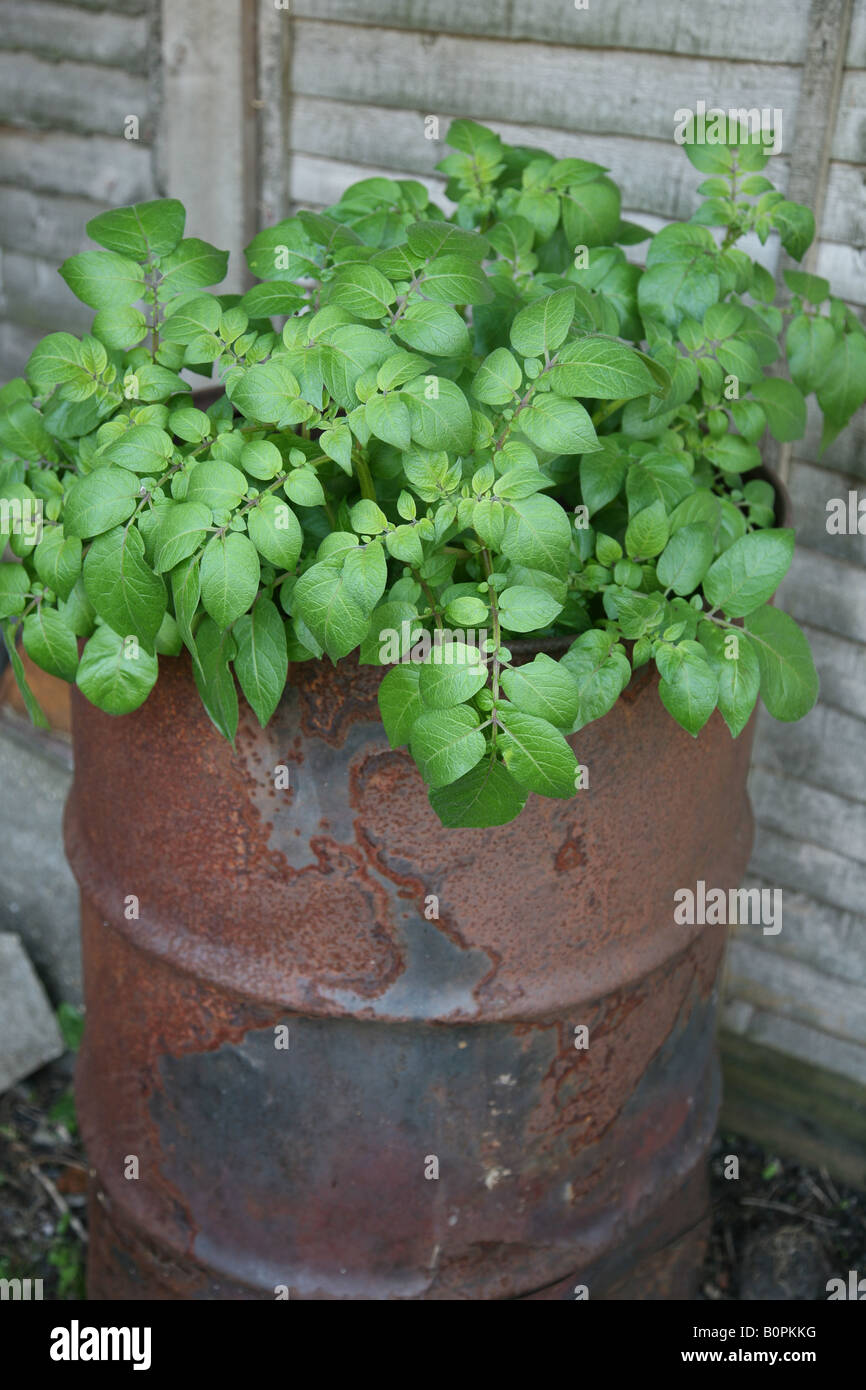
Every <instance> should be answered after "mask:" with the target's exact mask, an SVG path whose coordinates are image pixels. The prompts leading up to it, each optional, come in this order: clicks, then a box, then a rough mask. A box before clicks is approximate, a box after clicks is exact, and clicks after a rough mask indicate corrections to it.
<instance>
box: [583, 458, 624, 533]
mask: <svg viewBox="0 0 866 1390" xmlns="http://www.w3.org/2000/svg"><path fill="white" fill-rule="evenodd" d="M599 442H600V444H601V446H602V447H601V450H600V451H599V452H598V453H594V454H589V455H584V457H583V458H582V459H581V460H580V492H581V497H582V499H583V501H584V503H585V505H586V507H587V509H588V511H589V514H590V516H592V515H593V514H594V513H595V512H597V511H600V510H601V508H602V507H606V506H607V504H608V502H612V501H613V499H614V498H615V497H617V496H618V495H619V493H620V491H621V489H622V485H623V483H624V482H625V475H626V470H627V469H628V460H627V459H625V458H623V457H622V456H621V455H619V454H617V452H616V450H615V449H614V448H613V446H611V445H610V444H608V443H607V441H606V440H604V439H602V440H600V441H599Z"/></svg>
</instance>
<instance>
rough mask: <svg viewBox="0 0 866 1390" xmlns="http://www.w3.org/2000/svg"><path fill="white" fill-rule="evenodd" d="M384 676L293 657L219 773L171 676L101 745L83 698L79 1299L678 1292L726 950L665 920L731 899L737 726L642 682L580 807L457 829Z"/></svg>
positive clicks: (535, 805)
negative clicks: (391, 739) (685, 897)
mask: <svg viewBox="0 0 866 1390" xmlns="http://www.w3.org/2000/svg"><path fill="white" fill-rule="evenodd" d="M379 678H380V672H379V671H378V670H377V669H375V668H370V667H359V666H358V665H357V664H356V663H355V662H354V661H353V660H347V661H343V662H340V663H338V664H337V665H336V666H335V667H332V666H330V665H329V664H328V663H324V662H314V663H309V664H304V665H298V666H293V667H292V668H291V671H290V685H289V687H288V689H287V692H286V695H285V697H284V699H283V701H282V703H281V706H280V708H279V710H278V712H277V715H276V717H275V719H274V721H273V722H272V724H271V725H270V726H269V728H268V729H267V730H265V731H262V730H260V729H259V728H258V726H257V724H256V723H255V721H254V719H253V717H252V715H251V713H250V712H249V710H247V709H246V708H245V707H243V708H242V716H241V724H240V729H239V734H238V740H237V751H236V752H233V750H232V749H231V747H230V746H229V745H228V744H226V743H225V742H224V741H223V740H222V739H221V738H220V737H219V735H217V734H216V733H215V731H214V730H213V729H212V728H211V726H210V725H209V723H208V721H207V718H206V716H205V715H204V713H203V711H202V710H201V707H200V704H199V701H198V697H197V694H196V692H195V690H194V687H193V684H192V680H191V675H190V672H189V668H188V664H187V662H186V659H185V658H178V659H170V660H163V662H162V671H161V677H160V681H159V683H158V685H157V687H156V688H155V690H154V692H153V693H152V695H151V697H150V698H149V700H148V701H147V703H146V704H145V705H144V706H143V708H142V709H141V710H139V711H137V712H136V713H135V714H133V715H130V716H128V717H126V718H124V719H123V720H113V719H111V718H110V717H109V716H106V715H104V714H101V713H100V712H99V711H97V710H95V709H93V708H92V707H91V706H89V705H87V704H86V702H85V701H84V700H83V699H82V698H81V697H80V696H79V695H77V694H76V695H75V697H74V710H73V724H74V738H75V753H76V775H75V782H74V786H73V791H72V794H71V797H70V803H69V807H68V812H67V848H68V853H69V857H70V860H71V863H72V866H73V869H74V871H75V873H76V876H77V878H78V881H79V884H80V886H81V893H82V916H83V936H84V961H85V988H86V1001H87V1019H88V1026H87V1031H86V1037H85V1043H84V1046H83V1049H82V1053H81V1057H80V1063H79V1080H78V1098H79V1113H80V1122H81V1127H82V1133H83V1135H84V1138H85V1141H86V1144H87V1148H88V1152H89V1155H90V1159H91V1162H92V1164H93V1166H94V1168H95V1170H96V1175H97V1176H96V1179H95V1190H94V1199H93V1238H92V1249H91V1257H90V1272H89V1278H90V1294H91V1297H96V1298H118V1299H125V1298H131V1299H139V1298H140V1299H144V1298H179V1297H180V1298H206V1299H210V1298H226V1299H228V1298H247V1299H249V1298H274V1297H275V1296H276V1295H275V1290H277V1289H280V1288H285V1289H286V1290H287V1292H288V1296H289V1297H291V1298H302V1299H312V1298H318V1299H342V1298H350V1299H351V1298H361V1299H384V1298H388V1299H419V1298H421V1299H441V1298H446V1299H463V1298H481V1299H496V1298H523V1297H525V1298H572V1297H574V1292H573V1290H574V1286H575V1285H576V1284H578V1283H584V1284H588V1285H589V1287H590V1294H591V1296H592V1297H611V1298H616V1297H641V1298H658V1297H687V1296H688V1295H689V1292H690V1291H691V1288H692V1281H693V1279H694V1275H695V1266H696V1261H697V1259H698V1258H699V1254H700V1248H701V1241H702V1239H703V1231H704V1227H705V1223H706V1177H705V1166H706V1162H705V1160H706V1152H707V1148H708V1145H709V1142H710V1138H711V1135H712V1131H713V1128H714V1125H715V1119H716V1114H717V1107H718V1076H717V1068H716V1062H715V1057H714V1051H713V1030H714V1021H715V1013H716V1002H717V999H716V992H717V981H718V974H719V966H720V962H721V958H722V953H723V948H724V937H723V932H722V929H720V928H715V927H690V926H687V925H683V926H677V925H675V924H674V922H673V903H674V898H673V894H674V891H675V889H676V888H678V887H682V886H687V885H689V884H694V883H695V882H696V881H697V880H698V879H699V878H703V879H704V880H705V881H706V882H708V883H712V884H713V885H718V886H721V887H729V886H734V885H736V884H738V883H739V881H740V879H741V876H742V873H743V871H744V869H745V866H746V863H747V859H748V854H749V849H750V846H751V835H752V821H751V812H750V810H749V806H748V800H747V797H746V791H745V781H746V771H747V767H748V759H749V746H750V741H751V732H750V731H749V732H747V734H746V735H744V736H743V737H741V738H740V739H739V740H737V741H736V742H733V741H732V740H731V739H730V736H729V734H728V732H727V730H726V728H725V726H724V724H723V723H722V721H721V719H720V717H719V716H718V715H714V716H713V718H712V719H711V721H710V723H709V724H708V725H707V727H706V728H705V730H704V731H703V732H702V734H701V735H700V737H699V738H698V739H691V738H690V737H689V736H688V735H687V734H685V733H684V732H683V731H682V730H681V729H679V728H678V726H676V725H675V724H674V723H673V721H672V720H671V719H670V717H669V716H668V715H667V713H666V712H665V711H664V710H663V708H662V707H661V704H660V702H659V700H658V694H657V690H656V688H655V685H656V681H655V678H654V677H652V676H651V675H650V674H649V673H648V672H644V673H641V674H639V675H638V676H637V677H636V678H635V680H634V681H633V683H632V686H631V687H630V688H629V690H628V692H627V698H625V699H623V700H621V701H620V702H619V703H618V705H617V706H615V708H614V710H612V711H611V713H610V714H609V715H607V716H606V717H605V718H604V719H603V720H601V721H599V722H597V723H596V724H593V725H590V726H588V727H587V728H586V729H584V730H583V731H582V733H581V734H580V735H578V736H577V737H576V738H575V740H574V743H575V746H576V749H577V752H578V757H579V760H580V761H581V762H582V763H584V764H586V765H587V766H588V767H589V770H590V788H589V789H588V790H587V791H584V792H581V793H579V794H578V795H577V796H576V797H575V798H574V799H573V800H572V801H568V802H558V801H547V800H544V799H542V798H538V797H534V796H533V797H531V798H530V800H529V802H528V803H527V807H526V809H525V811H524V813H523V815H522V816H521V817H520V819H519V820H518V821H516V822H515V823H513V824H512V825H510V826H503V827H500V828H497V829H494V830H486V831H447V830H444V829H443V828H442V827H440V826H439V824H438V822H437V821H436V819H435V817H434V815H433V813H432V811H431V809H430V806H429V803H428V800H427V796H426V792H425V790H424V788H423V785H422V784H421V781H420V778H419V776H418V773H417V771H416V769H415V768H414V766H413V764H412V762H411V760H410V759H409V758H408V756H407V755H406V754H405V753H404V752H395V751H393V750H391V749H390V748H389V747H388V745H387V742H386V740H385V736H384V733H383V730H382V728H381V725H380V724H379V722H378V718H377V711H376V699H375V697H376V688H377V684H378V680H379ZM278 766H288V767H290V768H291V773H292V776H291V787H290V788H289V789H288V790H287V791H281V790H277V789H276V787H275V784H274V771H275V769H276V768H277V767H278ZM130 893H135V894H136V895H137V896H138V898H139V900H140V916H139V918H138V920H134V921H127V920H126V918H125V916H124V900H125V898H126V896H127V895H128V894H130ZM431 898H435V899H436V900H438V914H439V915H438V918H437V917H436V916H433V917H429V916H428V915H427V914H426V912H425V904H427V903H428V902H429V901H430V900H431ZM281 1026H284V1027H285V1028H287V1029H288V1038H289V1046H288V1048H286V1049H278V1048H277V1047H275V1029H278V1028H280V1027H281ZM581 1026H585V1027H587V1028H588V1030H589V1039H590V1044H589V1047H588V1048H586V1049H578V1048H577V1047H575V1029H576V1028H578V1027H581ZM503 1078H508V1080H507V1081H506V1080H503ZM129 1154H136V1155H137V1156H138V1158H139V1171H140V1177H139V1179H138V1180H137V1181H128V1180H126V1179H125V1178H124V1176H123V1171H124V1167H123V1161H124V1158H125V1156H126V1155H129ZM430 1156H434V1157H436V1158H437V1159H438V1164H439V1176H438V1178H432V1179H428V1178H425V1163H426V1160H427V1159H428V1157H430ZM626 1290H631V1292H624V1291H626Z"/></svg>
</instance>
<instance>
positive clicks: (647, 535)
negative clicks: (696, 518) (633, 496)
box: [625, 500, 670, 560]
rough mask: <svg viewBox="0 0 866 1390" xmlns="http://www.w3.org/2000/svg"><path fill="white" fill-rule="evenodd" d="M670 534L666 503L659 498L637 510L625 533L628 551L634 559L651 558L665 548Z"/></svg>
mask: <svg viewBox="0 0 866 1390" xmlns="http://www.w3.org/2000/svg"><path fill="white" fill-rule="evenodd" d="M669 535H670V523H669V522H668V516H667V512H666V511H665V504H664V502H662V501H661V500H658V501H656V502H653V503H651V504H650V506H648V507H643V508H642V509H641V510H640V511H639V512H635V514H634V516H633V517H632V519H631V521H630V522H629V524H628V527H627V529H626V533H625V548H626V552H627V554H628V555H630V556H631V558H632V559H634V558H636V557H637V558H639V559H641V560H651V559H652V558H653V556H655V555H660V554H661V552H662V551H663V550H664V548H665V546H666V545H667V541H668V536H669Z"/></svg>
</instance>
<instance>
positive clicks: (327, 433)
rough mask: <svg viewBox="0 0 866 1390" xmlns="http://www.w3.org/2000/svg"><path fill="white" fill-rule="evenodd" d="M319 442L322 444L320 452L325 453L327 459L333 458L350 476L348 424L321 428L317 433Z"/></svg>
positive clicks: (350, 456) (350, 460)
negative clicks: (320, 431) (325, 428)
mask: <svg viewBox="0 0 866 1390" xmlns="http://www.w3.org/2000/svg"><path fill="white" fill-rule="evenodd" d="M319 443H320V444H321V446H322V452H323V453H324V454H327V456H328V458H329V459H333V460H334V462H335V463H336V464H338V465H339V467H340V468H342V470H343V472H344V473H346V474H348V476H349V477H350V478H351V476H352V435H351V433H350V431H349V427H348V425H336V426H334V428H332V429H327V430H323V431H322V433H321V434H320V435H319Z"/></svg>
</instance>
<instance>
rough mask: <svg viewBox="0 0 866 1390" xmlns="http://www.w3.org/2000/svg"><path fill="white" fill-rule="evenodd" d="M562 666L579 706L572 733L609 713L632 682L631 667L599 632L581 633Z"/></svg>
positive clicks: (622, 655) (604, 635) (626, 658)
mask: <svg viewBox="0 0 866 1390" xmlns="http://www.w3.org/2000/svg"><path fill="white" fill-rule="evenodd" d="M561 665H562V666H564V667H565V669H566V670H567V671H568V672H569V673H570V675H571V676H572V677H573V678H574V681H575V683H576V686H577V698H578V706H577V713H576V715H575V718H574V722H573V723H572V725H571V731H572V733H576V732H577V731H578V729H582V728H583V727H584V725H585V724H590V723H592V721H593V720H594V719H600V718H601V717H602V715H604V714H607V712H608V710H610V709H612V708H613V706H614V705H615V704H616V702H617V700H618V699H619V697H620V695H621V694H622V692H623V690H624V689H625V687H626V686H627V685H628V682H629V680H630V679H631V667H630V666H629V662H628V657H627V656H626V655H625V653H624V652H623V650H622V648H619V649H616V644H615V638H614V637H612V636H611V634H610V633H608V632H603V631H602V630H601V629H600V628H591V629H590V630H589V631H588V632H582V633H581V634H580V636H579V637H578V638H577V640H576V641H574V642H572V644H571V646H570V647H569V649H568V651H567V652H566V653H565V656H564V657H563V658H562V662H561Z"/></svg>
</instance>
